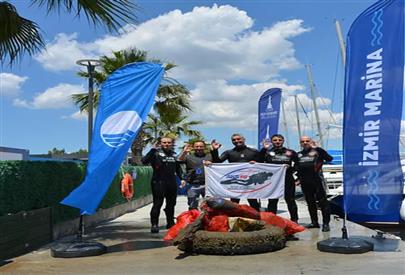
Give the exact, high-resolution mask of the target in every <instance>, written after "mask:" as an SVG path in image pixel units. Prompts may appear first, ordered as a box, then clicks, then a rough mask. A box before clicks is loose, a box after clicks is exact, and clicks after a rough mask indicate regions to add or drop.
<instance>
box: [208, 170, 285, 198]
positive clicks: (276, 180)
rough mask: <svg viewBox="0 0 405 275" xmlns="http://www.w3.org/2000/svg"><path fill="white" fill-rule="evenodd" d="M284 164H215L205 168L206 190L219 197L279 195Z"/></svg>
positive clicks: (282, 189)
mask: <svg viewBox="0 0 405 275" xmlns="http://www.w3.org/2000/svg"><path fill="white" fill-rule="evenodd" d="M285 171H286V167H285V166H284V165H278V164H268V163H255V164H250V163H218V164H217V163H216V164H213V165H211V166H209V167H207V169H206V170H205V172H206V173H205V177H206V179H205V181H206V189H207V190H206V191H207V194H209V195H210V196H215V197H221V198H249V199H250V198H256V199H266V198H281V197H282V196H283V195H284V179H285Z"/></svg>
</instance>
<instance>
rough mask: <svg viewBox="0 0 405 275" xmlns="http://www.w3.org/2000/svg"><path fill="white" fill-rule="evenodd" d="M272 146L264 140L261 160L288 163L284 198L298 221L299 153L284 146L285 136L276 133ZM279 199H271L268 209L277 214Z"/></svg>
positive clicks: (291, 214)
mask: <svg viewBox="0 0 405 275" xmlns="http://www.w3.org/2000/svg"><path fill="white" fill-rule="evenodd" d="M271 144H272V145H273V146H272V147H271V148H270V143H269V142H266V141H265V142H263V149H262V150H261V151H260V157H261V160H262V161H263V162H265V163H273V164H287V165H288V166H289V167H288V168H287V171H286V175H285V186H284V199H285V201H286V203H287V207H288V212H290V218H291V220H292V221H294V222H297V221H298V208H297V204H296V203H295V180H294V176H293V174H294V172H295V170H294V167H293V165H295V164H296V163H297V161H298V159H297V153H296V152H295V151H293V150H291V149H287V148H285V147H283V144H284V137H283V136H282V135H279V134H276V135H273V136H272V137H271ZM277 204H278V199H269V201H268V206H267V211H269V212H273V213H274V214H277Z"/></svg>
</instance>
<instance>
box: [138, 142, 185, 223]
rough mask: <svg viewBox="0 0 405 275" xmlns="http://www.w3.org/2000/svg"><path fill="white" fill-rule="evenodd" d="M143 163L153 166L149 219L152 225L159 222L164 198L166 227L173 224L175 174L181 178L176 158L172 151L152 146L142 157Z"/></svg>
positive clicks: (175, 189)
mask: <svg viewBox="0 0 405 275" xmlns="http://www.w3.org/2000/svg"><path fill="white" fill-rule="evenodd" d="M142 163H143V164H151V165H152V168H153V175H152V183H151V184H152V195H153V206H152V209H151V211H150V220H151V223H152V225H158V224H159V215H160V209H161V208H162V205H163V200H164V199H166V207H165V209H164V211H165V213H166V221H167V227H170V226H172V225H173V224H174V207H175V205H176V199H177V182H176V175H177V176H178V177H179V178H180V179H182V171H181V167H180V164H179V163H178V161H177V160H176V153H175V152H174V151H171V150H170V151H164V150H162V149H154V148H152V149H151V150H150V151H149V152H148V153H147V154H146V155H145V156H144V157H143V158H142Z"/></svg>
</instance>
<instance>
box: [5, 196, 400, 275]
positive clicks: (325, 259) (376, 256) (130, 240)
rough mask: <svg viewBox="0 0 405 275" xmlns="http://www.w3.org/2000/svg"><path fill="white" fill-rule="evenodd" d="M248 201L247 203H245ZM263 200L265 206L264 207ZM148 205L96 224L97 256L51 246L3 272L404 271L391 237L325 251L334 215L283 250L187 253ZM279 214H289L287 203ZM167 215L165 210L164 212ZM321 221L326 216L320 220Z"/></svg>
mask: <svg viewBox="0 0 405 275" xmlns="http://www.w3.org/2000/svg"><path fill="white" fill-rule="evenodd" d="M242 203H243V201H242ZM264 204H265V203H264V202H262V206H264ZM298 207H299V212H300V220H299V222H300V223H302V224H305V223H309V215H308V211H307V208H306V205H305V203H304V202H302V201H300V202H299V205H298ZM150 208H151V205H147V206H145V207H143V208H141V209H139V210H137V211H135V212H133V213H129V214H125V215H123V216H121V217H119V218H117V219H115V220H113V221H110V222H107V223H104V224H102V225H99V226H98V227H96V228H91V229H90V230H89V231H88V232H87V235H86V238H87V239H90V240H95V241H98V242H101V243H103V244H104V245H106V246H108V252H107V253H106V254H104V255H101V256H97V257H85V258H70V259H61V258H52V257H51V256H50V250H49V245H48V246H45V247H42V248H41V249H39V250H38V251H34V252H32V253H29V254H26V255H24V256H21V257H17V258H14V259H11V260H10V262H9V263H7V264H5V265H3V266H1V267H0V274H166V275H168V274H328V275H332V274H368V275H371V274H379V275H380V274H402V275H403V274H405V242H404V241H401V240H400V239H399V238H396V237H394V236H391V235H388V236H386V239H385V240H383V241H378V240H375V241H376V243H375V250H376V251H373V252H367V253H365V254H357V255H344V254H334V253H325V252H320V251H318V250H317V248H316V244H317V242H318V241H320V240H323V239H326V238H329V237H340V236H341V227H342V221H341V220H340V219H339V220H337V219H335V218H332V221H331V232H329V233H323V232H321V231H320V230H319V229H309V230H306V231H304V232H302V233H299V234H296V236H297V237H298V238H299V240H296V241H288V242H287V247H285V248H284V249H282V250H279V251H276V252H270V253H264V254H255V255H244V256H209V255H196V256H191V255H185V254H183V253H182V251H180V250H178V249H177V248H176V247H174V246H170V245H168V244H166V243H164V242H163V241H162V238H163V236H164V234H165V232H166V229H164V225H165V219H164V215H161V225H162V227H161V232H160V233H159V234H151V233H150V224H149V211H150ZM186 209H187V203H186V198H185V197H179V198H178V203H177V206H176V213H177V214H179V213H181V212H183V211H185V210H186ZM279 209H280V211H279V214H280V215H281V216H283V217H288V212H287V211H286V205H285V203H284V201H280V203H279ZM162 214H163V212H162ZM320 220H321V219H320ZM347 227H348V230H349V235H350V236H364V237H371V236H372V235H376V232H375V231H373V230H370V229H368V228H365V227H363V226H360V225H357V224H355V223H351V222H348V224H347Z"/></svg>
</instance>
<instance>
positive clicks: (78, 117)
mask: <svg viewBox="0 0 405 275" xmlns="http://www.w3.org/2000/svg"><path fill="white" fill-rule="evenodd" d="M93 115H94V116H95V115H96V114H95V113H94V114H93ZM62 118H63V119H75V120H87V113H86V112H80V111H77V112H74V113H73V114H71V115H69V116H62Z"/></svg>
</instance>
